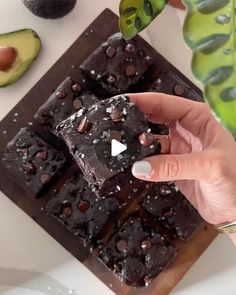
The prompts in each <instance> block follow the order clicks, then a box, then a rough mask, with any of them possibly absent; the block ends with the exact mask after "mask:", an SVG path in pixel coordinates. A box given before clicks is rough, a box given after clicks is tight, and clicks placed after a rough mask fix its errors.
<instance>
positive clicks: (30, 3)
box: [22, 0, 77, 18]
mask: <svg viewBox="0 0 236 295" xmlns="http://www.w3.org/2000/svg"><path fill="white" fill-rule="evenodd" d="M22 1H23V3H24V4H25V6H26V7H27V8H28V9H29V10H30V11H31V12H32V13H33V14H35V15H37V16H40V17H43V18H59V17H63V16H65V15H66V14H68V13H69V12H70V11H71V10H72V9H73V8H74V6H75V4H76V1H77V0H22Z"/></svg>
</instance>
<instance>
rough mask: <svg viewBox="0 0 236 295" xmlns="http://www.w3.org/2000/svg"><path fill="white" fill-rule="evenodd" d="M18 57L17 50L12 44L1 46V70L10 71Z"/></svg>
mask: <svg viewBox="0 0 236 295" xmlns="http://www.w3.org/2000/svg"><path fill="white" fill-rule="evenodd" d="M16 57H17V50H16V49H15V48H14V47H10V46H0V71H8V70H9V69H10V68H11V66H12V65H13V63H14V62H15V60H16Z"/></svg>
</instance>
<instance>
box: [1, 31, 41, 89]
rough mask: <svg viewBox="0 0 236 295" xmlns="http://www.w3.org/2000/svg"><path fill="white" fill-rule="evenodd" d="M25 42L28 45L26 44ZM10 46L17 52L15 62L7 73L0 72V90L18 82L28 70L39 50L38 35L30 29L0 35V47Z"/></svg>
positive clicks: (39, 41)
mask: <svg viewBox="0 0 236 295" xmlns="http://www.w3.org/2000/svg"><path fill="white" fill-rule="evenodd" d="M27 40H28V41H29V43H27V45H26V42H27ZM9 43H10V45H11V46H12V47H14V48H15V49H16V50H17V59H16V60H17V62H16V63H15V64H13V66H12V67H11V69H10V70H8V71H7V72H4V71H0V88H1V87H6V86H9V85H11V84H13V83H15V82H16V81H17V80H19V79H20V78H21V77H22V76H23V75H24V74H25V73H26V72H27V71H28V69H29V68H30V66H31V65H32V63H33V61H34V60H35V59H36V58H37V56H38V54H39V52H40V49H41V40H40V38H39V36H38V34H37V33H36V32H35V31H33V30H31V29H22V30H19V31H14V32H10V33H5V34H1V35H0V46H1V45H3V46H4V45H9Z"/></svg>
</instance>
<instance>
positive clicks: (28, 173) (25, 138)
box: [2, 128, 66, 195]
mask: <svg viewBox="0 0 236 295" xmlns="http://www.w3.org/2000/svg"><path fill="white" fill-rule="evenodd" d="M65 160H66V159H65V157H64V155H63V153H61V152H58V151H56V150H55V149H54V148H52V147H51V146H50V145H49V144H47V143H46V142H45V141H43V140H42V139H41V138H39V137H38V136H37V135H36V134H34V133H33V132H31V131H30V130H29V129H27V128H23V129H21V131H20V132H19V133H18V134H17V135H16V136H15V137H14V138H13V139H12V141H11V142H9V143H8V145H7V148H6V151H5V153H4V155H3V159H2V162H3V164H4V166H5V167H6V168H7V169H8V170H9V172H10V173H11V174H12V176H13V177H14V178H15V179H17V180H18V182H19V184H20V185H21V186H23V187H24V188H25V189H26V190H28V191H30V192H32V193H34V195H37V194H38V193H39V192H40V190H41V189H42V188H43V187H44V186H45V185H46V184H47V183H48V182H49V181H50V180H51V179H52V177H53V176H54V175H55V174H56V173H57V172H58V170H59V169H60V168H61V167H62V166H63V165H64V163H65Z"/></svg>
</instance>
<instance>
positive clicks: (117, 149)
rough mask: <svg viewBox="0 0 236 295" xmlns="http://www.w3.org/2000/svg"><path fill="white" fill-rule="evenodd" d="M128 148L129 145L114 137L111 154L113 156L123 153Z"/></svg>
mask: <svg viewBox="0 0 236 295" xmlns="http://www.w3.org/2000/svg"><path fill="white" fill-rule="evenodd" d="M126 150H127V146H126V145H124V144H122V143H120V142H119V141H118V140H116V139H112V141H111V155H112V157H115V156H118V155H119V154H121V153H123V152H124V151H126Z"/></svg>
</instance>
